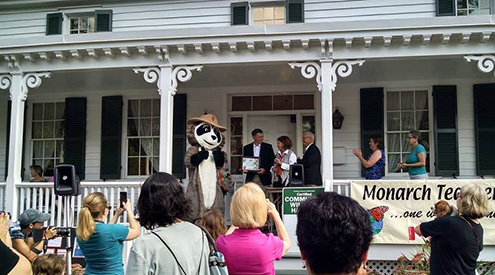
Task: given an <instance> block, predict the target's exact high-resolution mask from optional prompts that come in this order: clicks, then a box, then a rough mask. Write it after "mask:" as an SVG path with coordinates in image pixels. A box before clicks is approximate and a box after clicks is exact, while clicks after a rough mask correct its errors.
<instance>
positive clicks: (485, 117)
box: [474, 84, 495, 176]
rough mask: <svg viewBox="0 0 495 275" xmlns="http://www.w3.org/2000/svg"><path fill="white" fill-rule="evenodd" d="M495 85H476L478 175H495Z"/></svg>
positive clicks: (475, 120)
mask: <svg viewBox="0 0 495 275" xmlns="http://www.w3.org/2000/svg"><path fill="white" fill-rule="evenodd" d="M494 102H495V84H478V85H474V123H475V134H476V168H477V172H478V175H480V176H481V175H495V158H494V157H493V156H495V108H493V103H494Z"/></svg>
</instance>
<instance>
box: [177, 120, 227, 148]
mask: <svg viewBox="0 0 495 275" xmlns="http://www.w3.org/2000/svg"><path fill="white" fill-rule="evenodd" d="M187 123H188V139H189V143H190V144H191V145H199V146H201V147H204V148H205V149H207V150H213V149H215V148H217V147H219V146H220V145H221V144H222V141H223V137H222V134H221V132H225V130H227V128H225V127H223V126H220V125H219V124H218V120H217V118H216V117H215V116H214V115H212V114H204V115H201V116H199V117H193V118H190V119H188V120H187Z"/></svg>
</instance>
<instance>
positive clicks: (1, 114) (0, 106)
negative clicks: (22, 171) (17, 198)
mask: <svg viewBox="0 0 495 275" xmlns="http://www.w3.org/2000/svg"><path fill="white" fill-rule="evenodd" d="M3 92H4V93H5V91H3ZM7 100H8V97H7V96H1V97H0V182H3V181H4V179H5V176H6V174H7V171H5V158H6V156H7V155H6V154H7V146H8V145H7V102H8V101H7Z"/></svg>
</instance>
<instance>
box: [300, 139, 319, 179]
mask: <svg viewBox="0 0 495 275" xmlns="http://www.w3.org/2000/svg"><path fill="white" fill-rule="evenodd" d="M297 163H299V164H302V165H304V184H305V185H308V184H313V185H322V181H321V153H320V149H318V147H316V145H314V144H311V145H310V146H309V147H308V149H307V150H306V152H304V155H303V158H302V159H298V160H297Z"/></svg>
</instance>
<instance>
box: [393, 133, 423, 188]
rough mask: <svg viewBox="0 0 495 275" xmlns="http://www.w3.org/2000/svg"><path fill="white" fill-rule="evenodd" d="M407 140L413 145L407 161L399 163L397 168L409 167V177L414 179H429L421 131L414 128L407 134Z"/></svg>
mask: <svg viewBox="0 0 495 275" xmlns="http://www.w3.org/2000/svg"><path fill="white" fill-rule="evenodd" d="M407 142H408V143H409V145H410V146H411V147H412V150H411V153H410V154H409V155H408V156H407V159H406V162H405V163H402V162H401V163H398V164H397V168H399V169H405V168H408V169H409V178H410V179H412V180H420V179H428V173H427V172H426V168H425V167H426V149H425V147H424V146H423V145H422V144H423V140H422V139H421V133H420V132H419V131H416V130H413V131H410V132H409V133H408V134H407Z"/></svg>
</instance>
